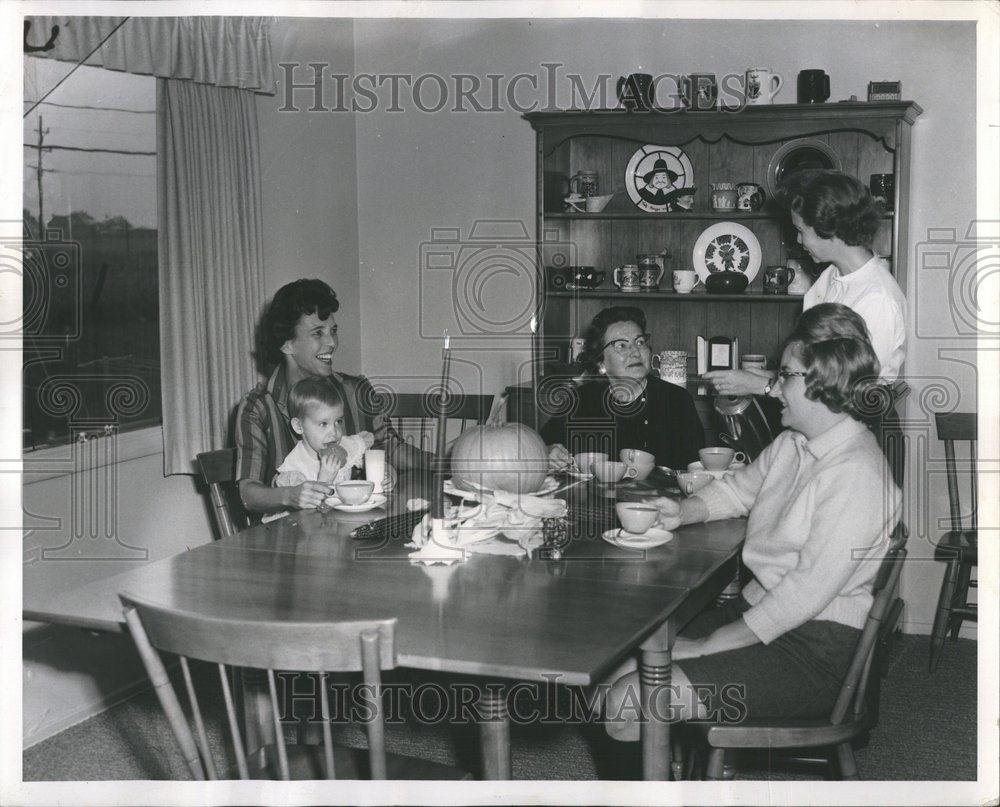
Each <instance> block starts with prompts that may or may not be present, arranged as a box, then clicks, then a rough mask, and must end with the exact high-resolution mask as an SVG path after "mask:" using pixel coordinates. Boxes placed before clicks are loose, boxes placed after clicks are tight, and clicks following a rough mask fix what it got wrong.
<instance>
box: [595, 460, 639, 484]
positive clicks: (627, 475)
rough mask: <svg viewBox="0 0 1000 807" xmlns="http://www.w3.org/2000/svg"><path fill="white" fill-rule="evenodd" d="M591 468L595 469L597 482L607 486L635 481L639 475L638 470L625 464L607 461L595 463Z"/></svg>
mask: <svg viewBox="0 0 1000 807" xmlns="http://www.w3.org/2000/svg"><path fill="white" fill-rule="evenodd" d="M590 467H591V468H592V469H593V473H594V476H596V477H597V481H598V482H604V484H606V485H607V484H612V483H614V482H620V481H621V480H622V479H634V478H635V477H636V476H638V474H639V471H638V470H637V469H636V468H632V467H630V466H628V465H626V464H625V463H624V462H611V461H609V460H605V461H604V462H595V463H593V464H592V465H591V466H590Z"/></svg>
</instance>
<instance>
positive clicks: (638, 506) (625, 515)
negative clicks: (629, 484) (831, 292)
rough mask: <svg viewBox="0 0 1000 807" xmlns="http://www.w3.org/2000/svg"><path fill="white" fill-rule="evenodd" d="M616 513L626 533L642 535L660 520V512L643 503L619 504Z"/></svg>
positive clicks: (616, 506)
mask: <svg viewBox="0 0 1000 807" xmlns="http://www.w3.org/2000/svg"><path fill="white" fill-rule="evenodd" d="M615 512H616V513H617V514H618V520H619V521H620V522H621V525H622V527H623V528H624V530H625V532H631V533H632V534H633V535H641V534H642V533H644V532H646V530H648V529H649V528H650V527H652V526H653V525H654V524H655V523H656V522H657V521H659V520H660V511H659V510H657V509H656V508H655V507H653V506H651V505H648V504H643V503H642V502H618V503H617V504H616V505H615Z"/></svg>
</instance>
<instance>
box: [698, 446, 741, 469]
mask: <svg viewBox="0 0 1000 807" xmlns="http://www.w3.org/2000/svg"><path fill="white" fill-rule="evenodd" d="M698 456H699V457H701V464H702V465H704V466H705V470H706V471H724V470H726V468H728V467H729V466H730V465H732V464H733V461H734V460H736V461H737V462H746V460H747V457H746V454H744V453H743V452H742V451H735V450H734V449H732V448H726V447H725V446H713V447H711V448H703V449H701V451H699V452H698Z"/></svg>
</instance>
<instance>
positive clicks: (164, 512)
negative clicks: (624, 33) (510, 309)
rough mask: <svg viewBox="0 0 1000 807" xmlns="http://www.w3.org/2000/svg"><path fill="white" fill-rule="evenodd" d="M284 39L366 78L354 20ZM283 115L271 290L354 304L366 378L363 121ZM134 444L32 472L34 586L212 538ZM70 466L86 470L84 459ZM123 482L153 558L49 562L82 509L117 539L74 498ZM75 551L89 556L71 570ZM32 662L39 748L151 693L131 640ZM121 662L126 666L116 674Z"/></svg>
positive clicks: (52, 586)
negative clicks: (289, 289)
mask: <svg viewBox="0 0 1000 807" xmlns="http://www.w3.org/2000/svg"><path fill="white" fill-rule="evenodd" d="M271 37H272V39H271V42H272V54H273V57H274V62H275V64H277V63H278V62H282V61H295V62H301V63H305V62H308V61H323V62H327V63H329V64H331V65H332V66H334V67H336V68H337V69H340V70H342V71H344V72H351V71H352V70H353V61H354V59H353V23H352V22H351V21H350V20H340V21H338V20H310V19H295V20H293V19H279V20H276V21H274V22H273V23H272V26H271ZM279 75H280V74H279ZM279 106H281V98H280V96H278V95H275V96H263V95H261V96H258V100H257V112H258V122H259V126H260V166H261V186H262V189H263V206H264V210H263V220H264V226H265V232H264V263H265V292H266V294H267V296H268V297H270V296H271V295H272V294H273V293H274V291H276V290H277V289H278V288H279V287H280V286H282V285H283V284H285V283H287V282H289V281H291V280H295V279H296V278H300V277H319V278H322V279H323V280H326V281H327V282H328V283H330V284H331V285H332V286H333V288H334V289H335V290H336V291H337V294H338V297H339V298H340V300H341V309H340V312H339V314H338V315H337V319H338V322H339V323H340V325H341V331H342V333H343V334H345V336H346V338H343V339H342V343H341V346H340V348H339V350H338V360H337V361H338V366H340V367H343V368H344V369H346V370H349V371H352V372H357V371H359V370H360V366H361V350H360V340H359V339H358V334H359V333H360V305H359V284H358V272H357V268H356V267H357V261H358V258H357V199H356V195H355V179H356V175H355V149H354V123H353V121H352V120H351V119H350V117H349V116H343V115H340V116H338V115H330V114H326V115H317V114H312V113H307V112H302V113H294V112H279V111H278V107H279ZM234 403H235V402H234ZM121 442H122V443H125V444H130V445H131V446H132V448H133V449H134V450H130V449H128V448H125V450H124V451H123V453H124V454H128V455H131V456H133V457H134V458H133V459H129V460H123V461H120V462H119V463H118V464H117V467H116V474H115V475H114V476H110V475H109V473H108V471H109V469H108V468H101V469H98V470H96V471H90V472H84V473H76V474H72V473H65V474H63V475H61V476H56V477H51V475H47V476H50V477H51V478H46V479H45V480H44V481H37V477H33V475H32V474H30V473H26V475H25V480H24V482H25V484H24V487H23V507H24V513H25V528H26V537H25V541H24V553H25V554H24V563H25V565H24V586H25V589H29V588H31V587H34V588H35V589H36V590H37V588H39V587H41V588H43V589H44V590H47V591H52V592H58V591H61V590H65V589H67V588H70V587H73V586H78V585H83V584H84V583H86V582H88V581H90V580H94V579H100V578H103V577H108V576H111V575H113V574H117V573H119V572H121V571H125V570H127V569H128V568H132V567H133V566H135V565H136V564H137V563H142V562H146V560H142V559H140V558H141V552H142V551H144V552H145V553H146V559H147V560H148V561H152V560H158V559H160V558H163V557H168V556H169V555H173V554H176V553H178V552H182V551H184V550H185V549H186V548H187V547H190V546H194V545H197V544H200V543H204V542H206V541H209V540H211V536H212V523H211V520H210V513H209V512H208V511H207V509H206V507H205V502H206V496H205V495H204V494H203V492H202V491H201V490H199V489H198V488H197V487H196V485H195V481H194V478H193V477H189V476H172V477H167V478H164V477H163V453H162V437H161V435H160V431H159V429H155V430H149V431H147V432H143V433H132V434H129V435H125V436H124V437H122V438H121ZM67 451H68V449H67ZM66 456H69V455H68V454H67V455H66ZM39 459H40V456H36V457H35V460H39ZM57 464H58V461H57ZM60 467H68V468H73V467H74V465H73V462H72V460H70V461H69V463H68V466H67V465H66V463H62V464H61V465H60ZM109 479H115V480H116V481H115V483H114V485H115V486H116V487H117V490H116V493H115V494H114V505H113V508H112V511H111V512H113V513H114V519H115V521H116V527H115V532H114V534H115V535H116V536H117V538H118V539H120V540H121V541H122V542H123V543H124V544H129V545H131V546H135V547H136V548H137V550H139V551H140V552H139V553H137V552H134V551H131V550H127V549H125V548H124V547H123V546H122V544H120V543H118V542H117V541H116V540H113V539H112V540H105V539H95V540H89V539H84V540H79V539H78V540H74V541H72V542H71V543H70V545H69V547H67V550H66V551H65V552H59V553H57V554H58V555H59V556H60V559H52V558H49V559H43V558H42V552H43V550H44V549H46V548H48V549H53V548H56V547H59V546H61V545H62V544H65V543H67V542H68V541H69V536H70V535H71V533H72V530H73V529H74V527H73V518H72V516H73V513H74V509H73V508H74V500H75V501H76V503H77V510H76V511H75V512H78V513H82V514H84V517H85V518H86V519H87V520H88V521H89V520H90V519H97V520H98V521H99V522H100V524H99V529H100V530H103V529H104V525H105V523H106V522H105V520H106V519H107V518H109V516H108V513H107V511H105V509H104V508H103V506H102V505H101V502H100V500H96V499H93V498H91V499H87V500H83V501H81V499H80V498H79V496H80V495H81V494H79V493H74V491H88V490H94V489H101V490H104V489H107V488H108V484H109ZM94 484H96V485H97V486H98V487H97V488H94V487H93V485H94ZM74 497H76V498H75V499H74ZM88 529H89V528H88ZM102 547H103V548H102ZM79 553H84V554H86V555H87V556H88V557H90V558H94V557H95V555H94V554H93V553H96V555H97V556H99V559H90V560H80V559H79V557H78V555H79ZM87 553H90V554H87ZM67 554H68V555H71V556H73V557H74V558H76V559H75V560H66V559H64V558H63V557H62V556H64V555H67ZM23 658H24V666H23V688H22V693H23V710H22V715H23V721H24V723H23V737H24V743H25V745H26V746H27V745H31V744H33V743H35V742H38V741H40V740H42V739H45V738H46V737H48V736H50V735H52V734H54V733H56V732H58V731H61V730H62V729H63V728H66V727H67V726H70V725H72V724H73V723H76V722H78V721H80V720H84V719H86V718H87V717H89V716H91V715H93V714H95V713H97V712H99V711H101V710H102V709H104V708H106V707H107V706H108V705H110V704H112V703H114V702H115V701H117V700H120V699H121V698H123V697H125V696H127V695H128V694H129V693H130V692H131V691H132V690H133V689H134V687H135V685H136V683H137V682H138V683H139V684H140V685H142V684H144V682H145V672H144V671H143V670H142V667H141V665H140V663H139V661H138V658H137V657H136V656H135V653H134V651H133V648H132V644H131V640H130V639H128V638H127V637H124V636H113V635H107V634H92V633H89V632H85V631H80V630H76V629H66V628H56V627H52V626H45V625H38V624H35V623H26V624H25V626H24V636H23ZM109 659H114V660H115V663H114V664H109V663H108V660H109Z"/></svg>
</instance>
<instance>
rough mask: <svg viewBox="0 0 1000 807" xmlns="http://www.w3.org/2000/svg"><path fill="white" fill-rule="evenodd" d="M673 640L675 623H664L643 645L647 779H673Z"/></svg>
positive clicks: (643, 731)
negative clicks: (671, 722)
mask: <svg viewBox="0 0 1000 807" xmlns="http://www.w3.org/2000/svg"><path fill="white" fill-rule="evenodd" d="M673 640H674V632H673V628H672V626H671V625H665V626H663V627H662V628H661V629H660V630H658V631H657V632H656V633H655V634H653V635H652V636H650V637H649V638H648V639H647V640H646V641H645V642H643V643H642V645H641V651H642V652H641V655H640V657H639V685H640V707H641V709H642V716H643V718H644V719H643V721H642V723H641V724H640V727H639V731H640V738H641V740H642V778H643V779H645V780H646V781H656V782H659V781H670V723H669V722H668V721H667V720H666V719H664V718H666V717H668V716H669V709H670V665H671V660H670V646H671V645H672V644H673V643H674V642H673ZM654 699H655V700H656V704H655V708H654Z"/></svg>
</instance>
